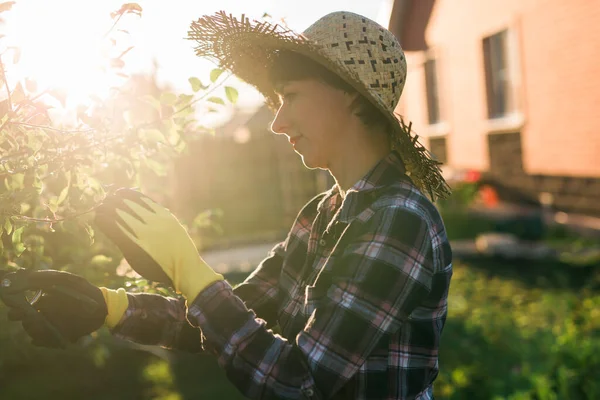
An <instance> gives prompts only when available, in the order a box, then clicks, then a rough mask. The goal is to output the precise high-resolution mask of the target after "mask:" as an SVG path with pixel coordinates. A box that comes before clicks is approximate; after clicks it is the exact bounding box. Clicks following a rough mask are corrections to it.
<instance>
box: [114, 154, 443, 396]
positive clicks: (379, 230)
mask: <svg viewBox="0 0 600 400" xmlns="http://www.w3.org/2000/svg"><path fill="white" fill-rule="evenodd" d="M451 258H452V255H451V249H450V245H449V243H448V240H447V237H446V233H445V228H444V225H443V222H442V219H441V217H440V215H439V213H438V211H437V209H436V208H435V206H434V205H433V204H432V203H431V202H430V201H429V200H428V199H427V198H426V197H425V196H424V195H423V194H422V193H421V192H419V191H418V190H417V189H416V187H415V186H414V184H412V183H411V181H410V179H409V178H408V177H407V176H406V175H405V174H404V167H403V164H402V162H401V160H400V158H399V157H398V155H397V154H396V153H394V152H392V153H390V155H389V156H388V157H386V158H385V159H384V160H382V161H381V162H380V163H378V165H377V166H375V167H374V168H373V169H372V170H371V171H370V172H369V173H368V174H367V175H366V176H365V177H364V178H363V179H361V180H360V181H359V182H358V183H357V184H356V185H354V186H353V187H352V188H351V189H350V190H349V191H348V192H347V194H346V196H345V198H344V199H342V197H341V196H340V194H339V192H338V191H337V189H336V188H335V187H334V188H333V189H331V190H330V191H328V192H325V193H322V194H320V195H319V196H317V197H315V198H314V199H313V200H311V201H310V202H309V203H308V204H307V205H306V206H305V207H304V208H303V210H302V211H301V212H300V213H299V215H298V217H297V219H296V221H295V222H294V224H293V226H292V229H291V231H290V232H289V235H288V237H287V239H286V240H285V241H284V242H282V243H280V244H278V245H277V246H275V248H274V249H273V250H272V251H271V253H270V255H269V256H268V257H267V258H266V259H265V260H263V262H262V263H261V264H260V265H259V266H258V268H257V269H256V270H255V271H254V272H253V273H252V274H251V275H250V276H249V277H248V278H247V279H246V280H245V281H244V282H243V283H242V284H240V285H239V286H238V287H236V288H235V289H233V288H232V287H231V286H230V285H229V284H228V283H227V282H225V281H221V282H217V283H214V284H212V285H211V286H209V287H208V288H206V289H205V290H204V291H203V292H201V293H200V295H199V296H198V297H197V298H196V299H195V300H194V301H193V302H191V303H190V304H189V309H188V311H187V318H188V320H189V321H190V322H191V323H192V324H193V325H195V326H198V327H200V328H201V329H202V334H203V336H204V345H205V347H206V348H207V350H210V351H212V352H213V353H215V354H216V355H217V356H218V360H219V364H220V365H221V366H222V367H223V368H224V369H225V370H226V371H227V375H228V377H229V379H230V380H231V382H232V383H233V384H234V385H236V387H237V388H238V389H239V390H240V391H241V392H242V393H243V394H244V395H246V396H247V397H249V398H256V399H258V398H260V399H328V398H344V399H348V398H355V399H431V398H433V382H434V380H435V379H436V377H437V375H438V349H439V344H440V336H441V333H442V329H443V327H444V323H445V320H446V315H447V297H448V289H449V285H450V278H451V276H452V263H451ZM160 301H161V304H163V305H164V307H163V309H162V310H155V311H152V313H153V314H154V315H155V316H156V318H158V317H160V316H161V315H162V314H165V315H166V314H169V312H168V311H167V308H169V307H181V304H180V303H178V302H177V301H176V300H174V299H170V300H169V299H164V298H163V299H161V300H160ZM155 306H156V304H155ZM145 309H146V307H145V306H142V305H141V304H140V302H139V301H138V302H136V303H135V304H134V305H132V306H130V308H129V310H128V311H127V313H126V316H125V317H124V319H123V320H122V321H121V323H120V325H119V326H117V327H116V329H115V331H114V333H115V334H117V335H119V336H122V337H126V338H129V339H131V340H137V339H139V336H138V335H139V334H140V332H141V328H140V327H141V326H142V325H144V323H143V322H140V318H138V317H136V316H140V315H143V314H147V313H148V312H150V311H145ZM180 310H181V309H180ZM178 312H179V314H180V315H179V316H176V317H173V316H175V315H176V314H177V313H178ZM178 312H175V311H171V312H170V314H169V315H171V317H168V318H167V320H170V322H164V321H163V322H161V323H158V322H156V323H155V324H159V325H160V327H161V328H160V329H161V332H162V333H163V334H164V339H161V338H155V340H154V343H155V344H160V345H163V346H166V347H177V343H183V342H184V341H183V340H181V339H180V337H183V336H185V335H183V334H182V333H181V332H182V330H181V320H180V319H178V318H179V317H181V315H183V314H184V313H185V311H178ZM149 319H152V318H148V317H147V316H146V318H145V321H146V322H145V324H146V326H150V325H152V324H151V323H150V322H149V321H148V320H149ZM178 323H179V324H180V325H179V326H176V324H178ZM273 326H277V327H278V331H279V332H280V333H279V334H276V333H274V332H273V331H272V330H271V329H269V328H270V327H273ZM189 329H193V328H186V329H185V330H189ZM135 332H137V334H136V333H135ZM187 336H188V337H196V338H198V336H199V333H198V332H197V331H196V335H195V336H194V335H191V336H190V335H187ZM198 341H199V340H198ZM145 342H146V343H149V342H150V341H148V340H146V341H145ZM174 344H175V345H174Z"/></svg>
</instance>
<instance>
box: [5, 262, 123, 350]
mask: <svg viewBox="0 0 600 400" xmlns="http://www.w3.org/2000/svg"><path fill="white" fill-rule="evenodd" d="M23 273H26V274H29V275H28V277H27V278H28V281H29V283H30V288H31V289H32V290H36V289H41V290H42V291H43V295H42V296H41V297H40V298H39V299H38V300H37V301H36V302H35V303H33V306H34V307H35V308H36V309H37V310H38V312H40V313H42V314H43V316H44V317H45V318H46V319H47V320H48V322H50V324H52V325H53V326H54V327H55V328H56V329H57V330H58V331H59V332H60V334H61V335H62V336H63V337H64V338H65V339H66V340H67V341H68V342H70V343H74V342H76V341H77V340H78V339H79V338H81V337H83V336H85V335H89V334H90V333H92V332H94V331H96V330H98V329H99V328H101V327H102V326H103V325H105V324H106V325H107V326H108V327H109V328H112V327H114V326H115V325H116V324H117V323H118V322H119V320H120V319H121V317H122V316H123V314H124V313H125V310H126V309H127V306H128V299H127V293H126V292H125V290H124V289H119V290H112V289H107V288H99V287H96V286H94V285H92V284H91V283H90V282H88V281H87V280H86V279H85V278H83V277H81V276H79V275H75V274H72V273H69V272H64V271H55V270H42V271H24V272H23ZM66 291H70V292H72V293H76V294H77V295H81V296H85V297H87V298H89V299H92V300H93V301H95V303H96V304H95V305H94V304H93V303H92V304H90V302H85V301H82V300H81V299H77V298H76V297H74V296H72V295H70V294H66ZM8 319H9V320H11V321H21V323H22V325H23V328H24V329H25V331H26V332H27V334H28V335H29V336H30V337H31V338H32V343H33V344H34V345H37V346H43V347H60V345H59V343H57V340H56V338H54V337H53V336H52V335H50V334H49V332H48V330H47V329H46V328H45V326H43V325H42V324H40V323H39V322H40V321H39V319H33V318H30V317H28V316H26V314H25V313H24V312H23V311H22V310H20V309H16V308H9V311H8Z"/></svg>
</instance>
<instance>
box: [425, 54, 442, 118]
mask: <svg viewBox="0 0 600 400" xmlns="http://www.w3.org/2000/svg"><path fill="white" fill-rule="evenodd" d="M425 90H426V93H427V115H428V119H429V125H434V124H437V123H439V122H440V99H439V95H438V79H437V63H436V60H435V58H429V59H427V60H426V61H425Z"/></svg>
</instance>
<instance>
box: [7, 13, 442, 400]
mask: <svg viewBox="0 0 600 400" xmlns="http://www.w3.org/2000/svg"><path fill="white" fill-rule="evenodd" d="M190 38H191V39H193V40H196V41H197V43H198V46H197V48H196V52H197V54H198V55H199V56H202V57H209V58H213V59H216V60H217V61H218V63H219V64H220V65H221V66H222V67H223V68H226V69H229V70H230V71H232V72H233V73H235V74H237V75H238V76H239V77H240V78H242V79H244V80H245V81H247V82H249V83H251V84H253V85H254V86H255V87H257V88H258V89H259V90H260V91H261V92H262V93H263V94H264V95H265V98H266V101H267V104H269V105H270V106H271V107H272V108H273V109H274V110H276V117H275V120H274V121H273V123H272V126H271V129H272V130H273V132H274V133H276V134H283V135H286V136H287V137H288V139H289V142H290V144H291V145H292V146H293V147H294V149H295V151H296V152H297V153H298V154H299V155H300V156H301V157H302V160H303V162H304V164H305V165H306V167H308V168H321V169H326V170H328V171H329V172H330V173H331V175H332V176H333V177H334V179H335V182H336V184H335V185H334V186H333V187H332V188H331V190H329V191H327V192H324V193H322V194H320V195H318V196H317V197H315V198H314V199H312V200H311V201H309V202H308V203H307V204H306V205H305V206H304V207H303V209H302V210H301V211H300V213H299V214H298V217H297V219H296V221H295V222H294V224H293V226H292V228H291V230H290V232H289V234H288V236H287V238H286V240H285V241H283V242H281V243H280V244H278V245H277V246H275V248H273V250H272V251H271V253H270V254H269V255H268V257H267V258H265V259H264V260H263V262H262V263H261V264H260V265H259V266H258V267H257V269H256V270H255V271H254V272H253V273H252V274H251V275H250V276H249V277H248V278H247V279H246V280H245V281H244V282H243V283H242V284H240V285H239V286H238V287H236V288H235V289H234V288H232V287H231V286H230V285H229V284H228V283H227V282H226V281H225V280H224V279H223V277H222V276H221V275H219V274H217V273H216V272H214V271H213V270H212V269H211V268H210V266H208V265H207V264H206V263H205V262H204V261H203V260H202V259H201V258H200V257H199V256H198V254H197V250H196V247H195V246H194V244H193V243H192V241H191V239H190V238H189V236H188V235H187V233H186V231H185V229H184V228H183V227H182V226H181V224H180V223H179V222H178V221H177V219H176V218H175V217H174V216H173V215H172V214H171V213H170V212H169V211H168V210H166V209H165V208H163V207H162V206H160V205H159V204H157V203H155V202H154V201H152V200H150V199H148V198H147V197H145V196H143V195H141V194H140V193H137V192H133V191H130V190H120V191H118V192H116V193H115V194H114V195H113V196H111V197H109V198H107V199H106V201H105V202H104V204H103V205H102V206H101V207H100V209H99V212H98V215H97V218H96V221H97V224H98V226H99V227H100V229H101V230H102V231H103V232H105V233H106V234H107V235H108V236H109V237H110V238H111V239H112V240H113V241H115V243H116V244H117V245H118V246H119V247H120V248H121V250H122V251H123V254H124V256H125V257H126V258H127V260H128V261H129V263H130V264H131V266H132V267H133V268H134V269H136V270H137V271H138V272H139V273H140V274H142V275H143V276H145V277H147V278H150V279H154V280H158V281H163V282H167V283H169V284H170V285H172V286H173V287H174V288H175V289H176V290H177V291H178V292H180V293H181V294H182V295H183V296H184V297H185V299H187V307H186V304H185V303H184V302H183V301H182V300H179V299H174V298H164V297H161V296H157V295H149V294H127V293H126V292H125V291H124V290H123V289H119V290H111V289H107V288H95V287H94V286H92V285H90V284H89V283H87V282H86V281H85V280H83V279H82V278H79V277H73V276H70V274H65V273H61V272H57V271H39V272H36V273H33V274H32V276H31V278H32V279H33V280H35V281H36V282H37V284H38V285H39V286H41V287H44V286H45V287H47V286H48V285H49V282H52V283H54V284H57V283H58V284H61V282H62V283H64V284H68V283H66V282H67V281H69V282H72V283H71V284H70V285H71V287H73V288H76V289H77V290H79V291H81V292H83V293H88V294H90V295H91V296H95V297H96V298H97V299H99V301H100V302H101V303H103V304H106V308H105V309H104V308H103V310H102V312H100V313H97V314H96V315H89V314H86V313H85V312H84V311H83V310H80V309H79V308H78V307H77V304H74V302H71V303H73V304H69V301H68V300H65V299H64V298H60V295H59V294H54V295H48V296H46V297H45V298H44V301H43V302H40V303H41V304H40V305H39V307H40V309H41V311H42V312H43V313H45V314H46V315H47V316H48V317H49V319H51V320H52V319H53V320H54V321H55V322H56V324H57V325H58V326H59V328H60V330H61V331H64V332H65V333H66V335H67V336H68V337H69V338H71V340H76V339H77V338H78V337H80V336H82V335H85V334H87V333H89V332H91V331H93V330H95V329H98V328H99V327H100V326H102V325H103V324H106V325H107V326H108V327H109V328H110V329H111V332H112V333H113V334H114V335H116V336H119V337H122V338H126V339H129V340H133V341H137V342H140V343H146V344H156V345H162V346H165V347H169V348H179V349H185V350H189V351H207V352H210V353H213V354H215V355H216V356H217V357H218V360H219V364H220V365H221V366H222V367H223V368H224V369H225V370H226V371H227V376H228V377H229V379H230V380H231V382H232V383H233V384H234V385H236V386H237V388H238V389H239V390H240V391H241V392H242V393H243V394H244V395H246V396H247V397H249V398H256V399H283V398H285V399H304V398H309V399H327V398H344V399H348V398H365V399H366V398H368V399H392V398H393V399H431V398H433V382H434V380H435V379H436V376H437V374H438V351H439V345H440V336H441V333H442V329H443V327H444V323H445V320H446V314H447V296H448V288H449V285H450V279H451V276H452V262H451V261H452V256H451V250H450V246H449V243H448V240H447V237H446V233H445V229H444V225H443V222H442V219H441V217H440V215H439V214H438V212H437V210H436V208H435V206H434V205H433V203H432V202H431V200H429V199H428V198H427V197H426V195H430V196H431V197H432V198H435V196H442V197H444V196H446V195H448V189H447V185H446V183H445V182H444V180H443V178H442V177H441V174H440V171H439V169H438V166H437V163H436V162H434V161H432V160H431V159H430V158H429V157H428V154H427V152H426V151H425V150H424V149H423V148H422V147H421V146H420V145H419V144H418V142H417V141H416V140H413V139H412V138H411V136H410V131H409V128H407V126H406V125H405V124H404V123H403V122H402V120H399V119H397V118H396V116H395V115H394V109H395V107H396V105H397V104H398V101H399V98H400V94H401V92H402V89H403V87H404V82H405V78H406V62H405V58H404V54H403V52H402V49H401V47H400V45H399V43H398V41H397V40H396V39H395V38H394V36H393V35H392V34H391V33H390V32H389V31H388V30H386V29H384V28H383V27H381V26H379V25H378V24H377V23H375V22H373V21H371V20H369V19H368V18H365V17H363V16H360V15H356V14H353V13H349V12H335V13H332V14H328V15H326V16H324V17H323V18H321V19H319V20H318V21H316V22H315V23H314V24H313V25H312V26H311V27H309V28H308V29H307V30H306V31H305V32H303V34H302V35H298V34H295V33H293V32H290V31H287V30H283V29H281V28H280V27H277V26H271V25H268V24H265V23H251V22H250V21H248V20H246V19H244V18H242V20H236V19H234V18H231V17H230V16H227V15H226V14H225V13H218V14H216V15H213V16H205V17H203V18H201V19H199V20H198V21H197V22H194V23H193V24H192V29H191V31H190ZM257 222H258V221H257ZM59 304H60V305H61V306H59ZM18 318H19V315H15V313H13V319H18ZM74 320H77V321H79V324H78V325H77V326H78V330H74V328H73V326H75V325H73V324H69V323H68V321H74ZM61 321H62V322H63V323H62V324H61ZM65 321H67V322H65ZM188 322H189V323H188ZM23 323H24V326H25V328H26V329H27V330H28V332H29V333H30V335H31V336H32V337H34V341H36V342H37V343H40V344H46V345H52V341H51V340H49V339H48V338H47V337H46V335H45V334H44V333H43V332H42V331H41V330H40V329H36V327H35V326H34V324H33V323H32V322H28V321H27V320H25V321H24V322H23ZM271 326H277V327H278V331H279V332H280V334H275V333H274V332H273V331H272V330H270V329H269V327H271ZM198 328H199V329H198ZM200 332H201V333H202V339H203V341H202V342H201V336H200ZM45 339H46V340H45ZM201 344H203V347H201ZM199 384H201V377H200V379H199Z"/></svg>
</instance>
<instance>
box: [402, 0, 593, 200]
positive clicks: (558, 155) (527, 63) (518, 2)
mask: <svg viewBox="0 0 600 400" xmlns="http://www.w3.org/2000/svg"><path fill="white" fill-rule="evenodd" d="M410 3H411V4H410V5H409V10H408V14H407V15H406V16H405V19H404V22H403V23H402V24H400V26H401V31H400V32H395V33H396V34H397V35H398V36H399V38H400V42H401V44H402V46H403V47H404V48H405V49H406V52H407V61H408V64H409V72H408V74H409V75H408V78H407V82H406V87H405V91H404V94H403V96H402V100H401V103H400V105H399V108H398V112H399V113H401V114H402V115H404V116H405V117H406V118H407V119H409V120H411V121H413V124H414V128H415V131H416V132H417V133H419V134H420V135H421V136H427V135H428V133H430V131H431V129H430V128H429V126H428V124H427V107H426V97H425V83H424V74H423V62H424V60H425V49H426V48H429V52H430V53H431V54H434V55H436V56H437V64H438V81H439V89H440V101H441V104H440V108H441V114H442V119H443V120H444V121H445V124H444V125H445V127H444V129H443V131H445V133H447V135H446V136H445V137H446V143H445V144H446V152H447V162H448V164H450V165H451V166H455V167H458V168H474V169H478V170H483V171H489V170H490V169H491V167H492V165H491V163H492V162H493V160H491V159H490V155H491V151H490V143H491V144H494V143H497V142H498V141H501V140H502V137H501V136H498V138H494V137H493V136H494V135H502V134H503V133H515V132H518V133H519V142H520V154H521V158H520V160H519V161H517V160H514V157H512V158H511V162H515V163H517V162H518V163H519V165H520V166H522V170H523V176H525V177H526V178H523V179H524V180H523V182H525V181H527V185H529V186H527V185H525V189H528V190H529V191H530V192H532V195H534V194H535V193H534V192H536V191H543V190H544V189H543V187H546V186H545V185H546V183H547V184H548V185H549V186H551V187H555V186H557V185H559V186H561V185H562V187H563V188H562V189H560V190H561V191H562V192H564V194H563V195H562V197H563V198H567V197H569V196H571V197H573V198H572V199H571V201H570V202H569V204H574V203H575V202H579V203H580V204H582V201H579V200H577V201H576V198H580V197H581V196H585V195H586V194H588V193H592V192H595V189H594V187H596V185H597V183H596V182H597V179H598V178H600V161H599V159H600V112H598V111H597V110H598V109H599V108H600V73H599V72H600V52H599V51H597V49H598V48H600V22H599V21H600V1H591V0H571V1H568V2H567V1H564V0H452V1H451V0H436V1H431V0H426V1H424V0H413V1H411V2H410ZM506 28H508V29H510V32H511V35H512V40H513V47H512V49H513V52H512V53H511V57H512V60H513V63H512V66H511V68H512V70H511V73H512V74H513V76H514V82H515V84H514V93H513V95H514V101H515V103H516V105H517V108H518V111H519V112H520V117H522V118H521V119H519V118H515V119H513V121H512V122H511V121H505V123H504V124H502V125H500V126H497V125H494V124H491V123H490V121H489V120H488V118H487V106H486V89H485V72H484V68H483V50H482V39H483V38H484V37H486V36H489V35H491V34H493V33H496V32H498V31H500V30H503V29H506ZM442 133H444V132H442ZM436 134H439V129H437V130H436ZM434 143H435V141H434ZM424 144H426V145H429V146H431V144H430V141H429V140H427V139H426V140H424ZM506 161H509V160H506ZM530 178H531V179H530ZM567 180H569V181H571V182H579V183H571V184H569V185H566V184H559V183H557V182H562V181H567ZM540 182H541V183H544V182H546V183H544V184H543V185H541V184H540ZM581 182H587V184H586V183H581ZM539 185H541V186H539ZM569 186H570V187H576V188H580V189H581V188H582V189H581V190H580V189H577V190H574V192H573V194H572V195H571V194H568V193H570V192H569V190H568V189H566V188H567V187H569ZM575 192H578V194H575ZM590 196H591V194H590ZM534 197H535V196H534ZM588 197H589V196H588ZM599 202H600V199H599ZM565 204H566V203H565ZM565 207H566V206H565ZM588 208H589V207H588Z"/></svg>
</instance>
